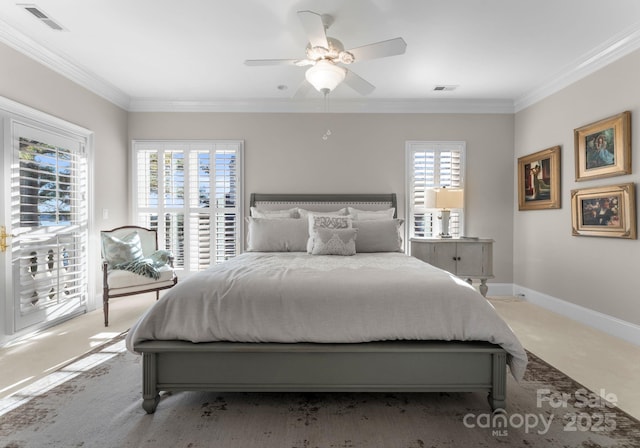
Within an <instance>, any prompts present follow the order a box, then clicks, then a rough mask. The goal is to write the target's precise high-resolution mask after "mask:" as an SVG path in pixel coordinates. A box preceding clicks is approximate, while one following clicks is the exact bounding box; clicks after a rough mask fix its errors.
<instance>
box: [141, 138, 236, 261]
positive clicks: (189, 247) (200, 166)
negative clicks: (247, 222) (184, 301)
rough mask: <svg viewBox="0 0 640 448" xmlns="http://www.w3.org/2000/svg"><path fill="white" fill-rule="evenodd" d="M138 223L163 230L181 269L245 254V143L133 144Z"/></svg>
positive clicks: (166, 244)
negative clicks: (242, 251) (243, 202)
mask: <svg viewBox="0 0 640 448" xmlns="http://www.w3.org/2000/svg"><path fill="white" fill-rule="evenodd" d="M133 149H134V151H133V152H134V162H133V166H134V168H133V191H134V195H135V196H134V198H133V203H134V216H135V218H136V220H137V224H138V225H140V226H143V227H149V228H152V229H157V230H158V238H159V242H160V244H159V245H160V247H161V248H162V247H163V244H162V242H164V247H165V248H166V249H168V250H171V251H172V252H173V255H174V257H175V260H174V264H175V266H176V268H178V269H183V270H184V271H186V272H197V271H201V270H203V269H206V268H207V267H209V266H210V265H212V264H217V263H221V262H223V261H225V260H227V259H229V258H232V257H234V256H236V255H237V254H238V253H240V251H241V250H242V241H243V239H242V152H243V151H242V150H243V143H242V142H241V141H195V142H194V141H188V142H178V141H160V142H152V141H134V142H133Z"/></svg>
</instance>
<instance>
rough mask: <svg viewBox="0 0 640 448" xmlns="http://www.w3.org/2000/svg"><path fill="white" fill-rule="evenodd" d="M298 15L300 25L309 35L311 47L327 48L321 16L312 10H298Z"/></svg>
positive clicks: (327, 43)
mask: <svg viewBox="0 0 640 448" xmlns="http://www.w3.org/2000/svg"><path fill="white" fill-rule="evenodd" d="M298 17H299V18H300V21H301V22H302V27H303V28H304V30H305V31H306V33H307V36H308V37H309V43H311V46H312V47H322V48H329V42H328V41H327V33H326V31H325V28H324V22H323V21H322V16H321V15H320V14H316V13H315V12H313V11H298Z"/></svg>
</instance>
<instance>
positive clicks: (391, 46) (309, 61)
mask: <svg viewBox="0 0 640 448" xmlns="http://www.w3.org/2000/svg"><path fill="white" fill-rule="evenodd" d="M298 17H299V18H300V21H301V22H302V26H303V28H304V30H305V31H306V33H307V35H308V36H309V44H308V45H307V49H306V56H307V57H306V58H304V59H248V60H246V61H244V63H245V64H246V65H249V66H261V65H294V66H298V67H306V66H311V67H310V68H309V69H307V71H306V73H305V78H306V79H305V81H304V82H303V83H302V85H301V86H300V88H299V89H298V91H297V92H296V94H295V95H294V97H301V96H304V95H305V94H306V93H307V92H308V91H309V89H310V88H311V87H312V86H313V87H314V88H315V89H316V90H318V91H319V92H321V93H323V94H324V95H325V96H326V95H327V94H328V93H329V92H331V91H332V90H333V89H335V88H336V87H337V86H338V85H339V84H340V83H341V82H343V81H344V82H345V84H347V85H348V86H349V87H351V88H352V89H353V90H355V91H356V92H358V93H360V94H361V95H368V94H369V93H371V92H373V90H374V89H375V86H374V85H373V84H371V83H369V82H368V81H366V80H365V79H363V78H361V77H360V76H358V75H356V74H355V73H354V72H353V71H351V70H349V69H347V68H346V67H343V65H349V64H352V63H354V62H358V61H364V60H367V59H375V58H384V57H387V56H395V55H399V54H403V53H404V52H405V50H406V48H407V44H406V42H405V41H404V39H402V38H401V37H396V38H395V39H390V40H385V41H382V42H376V43H373V44H369V45H363V46H362V47H357V48H352V49H350V50H345V49H344V46H343V45H342V42H340V41H339V40H338V39H335V38H333V37H328V36H327V34H326V30H327V29H328V28H329V26H330V25H331V24H332V23H333V17H331V16H329V15H326V14H324V15H320V14H317V13H315V12H313V11H298Z"/></svg>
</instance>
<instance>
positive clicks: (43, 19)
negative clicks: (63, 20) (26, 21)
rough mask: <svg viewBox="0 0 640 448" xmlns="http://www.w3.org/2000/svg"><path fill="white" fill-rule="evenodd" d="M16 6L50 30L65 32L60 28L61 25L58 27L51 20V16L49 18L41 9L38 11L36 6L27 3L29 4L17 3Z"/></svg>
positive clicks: (56, 23) (57, 24)
mask: <svg viewBox="0 0 640 448" xmlns="http://www.w3.org/2000/svg"><path fill="white" fill-rule="evenodd" d="M18 6H21V7H22V8H24V9H25V10H26V11H27V12H29V13H31V14H33V16H34V17H36V18H37V19H38V20H40V21H41V22H42V23H44V24H45V25H47V26H48V27H49V28H51V29H52V30H55V31H64V30H65V29H64V28H63V27H62V25H60V24H59V23H58V22H56V21H55V20H53V19H52V18H51V16H49V15H48V14H46V13H45V12H44V11H42V9H40V8H39V7H38V6H36V5H34V4H32V3H29V4H26V3H18Z"/></svg>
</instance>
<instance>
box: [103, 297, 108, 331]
mask: <svg viewBox="0 0 640 448" xmlns="http://www.w3.org/2000/svg"><path fill="white" fill-rule="evenodd" d="M102 310H103V311H104V326H105V327H108V326H109V295H108V294H107V293H105V294H104V296H103V297H102Z"/></svg>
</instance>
